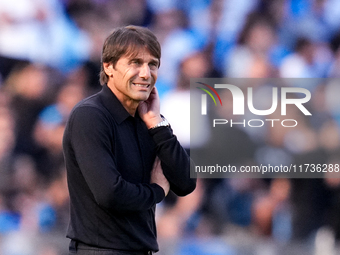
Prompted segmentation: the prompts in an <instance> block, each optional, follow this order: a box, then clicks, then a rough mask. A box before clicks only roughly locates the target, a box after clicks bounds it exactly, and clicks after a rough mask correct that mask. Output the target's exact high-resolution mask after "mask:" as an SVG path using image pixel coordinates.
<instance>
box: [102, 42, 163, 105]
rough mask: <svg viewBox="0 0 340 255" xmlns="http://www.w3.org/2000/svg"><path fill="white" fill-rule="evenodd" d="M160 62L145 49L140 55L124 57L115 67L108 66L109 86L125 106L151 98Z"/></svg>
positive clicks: (142, 49) (141, 50)
mask: <svg viewBox="0 0 340 255" xmlns="http://www.w3.org/2000/svg"><path fill="white" fill-rule="evenodd" d="M158 66H159V60H158V59H157V58H156V57H154V56H152V55H151V54H150V52H149V51H148V50H147V49H145V48H140V51H139V52H138V54H137V55H136V54H134V55H133V56H127V55H124V56H122V57H121V58H120V59H119V60H118V61H117V63H116V65H115V66H114V67H113V66H112V64H111V65H110V66H108V67H107V68H108V70H109V71H110V72H111V73H108V72H106V73H107V74H108V76H109V82H108V86H109V87H110V89H111V90H112V91H113V93H114V94H115V95H116V96H117V98H118V99H119V100H120V101H121V102H122V104H123V105H125V104H128V105H129V104H131V103H139V102H140V101H145V100H147V99H148V98H149V95H150V92H151V90H152V89H153V87H154V85H155V83H156V80H157V73H158Z"/></svg>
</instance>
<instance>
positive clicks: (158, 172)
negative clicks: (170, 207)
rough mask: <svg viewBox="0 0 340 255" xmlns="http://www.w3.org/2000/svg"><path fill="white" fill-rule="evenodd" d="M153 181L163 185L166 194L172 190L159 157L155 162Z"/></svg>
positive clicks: (152, 174) (152, 173)
mask: <svg viewBox="0 0 340 255" xmlns="http://www.w3.org/2000/svg"><path fill="white" fill-rule="evenodd" d="M150 182H151V183H156V184H158V185H159V186H161V187H162V188H163V190H164V193H165V196H167V195H168V193H169V190H170V183H169V182H168V180H167V179H166V178H165V176H164V174H163V170H162V166H161V161H160V159H159V158H158V157H156V159H155V163H154V164H153V169H152V171H151V180H150Z"/></svg>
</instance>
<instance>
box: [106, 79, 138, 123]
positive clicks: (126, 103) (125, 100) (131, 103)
mask: <svg viewBox="0 0 340 255" xmlns="http://www.w3.org/2000/svg"><path fill="white" fill-rule="evenodd" d="M107 85H108V87H109V88H110V90H111V91H112V93H113V94H115V96H116V97H117V99H118V100H119V101H120V103H121V104H122V105H123V107H124V108H125V110H126V111H127V112H128V113H129V114H130V115H131V116H132V117H134V116H135V114H136V111H137V108H138V105H139V101H136V100H133V99H131V98H129V97H127V96H125V95H124V94H122V93H120V92H119V91H118V90H117V89H116V88H115V87H114V86H110V85H109V84H107Z"/></svg>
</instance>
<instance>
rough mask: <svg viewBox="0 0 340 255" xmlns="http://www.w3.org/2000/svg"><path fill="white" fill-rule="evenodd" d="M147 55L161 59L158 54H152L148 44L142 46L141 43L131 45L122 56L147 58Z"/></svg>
mask: <svg viewBox="0 0 340 255" xmlns="http://www.w3.org/2000/svg"><path fill="white" fill-rule="evenodd" d="M145 57H147V58H150V59H153V60H157V61H159V59H158V58H157V57H156V56H154V55H152V53H151V52H150V50H149V49H148V48H147V47H146V46H141V45H137V46H130V47H129V48H128V49H127V50H126V52H125V54H123V55H122V56H121V58H128V59H134V58H145Z"/></svg>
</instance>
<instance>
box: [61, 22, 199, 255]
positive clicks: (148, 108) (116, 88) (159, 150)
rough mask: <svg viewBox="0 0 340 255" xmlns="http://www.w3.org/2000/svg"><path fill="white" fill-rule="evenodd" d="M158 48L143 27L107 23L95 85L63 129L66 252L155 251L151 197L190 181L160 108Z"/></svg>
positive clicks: (186, 189)
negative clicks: (67, 199) (110, 29)
mask: <svg viewBox="0 0 340 255" xmlns="http://www.w3.org/2000/svg"><path fill="white" fill-rule="evenodd" d="M160 57H161V50H160V45H159V42H158V41H157V39H156V37H155V35H154V34H153V33H151V32H150V31H149V30H148V29H147V28H143V27H135V26H127V27H124V28H118V29H116V30H114V31H113V33H112V34H111V35H109V37H108V38H107V39H106V41H105V43H104V46H103V52H102V70H101V73H100V80H101V83H102V84H103V88H102V90H101V91H100V92H99V93H97V94H95V95H93V96H91V97H89V98H87V99H85V100H83V101H81V102H80V103H79V104H78V105H77V106H76V107H75V108H74V109H73V111H72V113H71V116H70V118H69V121H68V123H67V126H66V129H65V133H64V140H63V146H64V155H65V162H66V168H67V176H68V186H69V192H70V202H71V207H70V217H71V219H70V224H69V229H68V232H67V237H68V238H70V239H71V243H70V254H80V255H85V254H86V255H89V254H96V255H100V254H102V255H104V254H105V255H116V254H151V253H152V252H156V251H158V245H157V240H156V226H155V205H156V204H157V203H159V202H161V201H162V200H163V199H164V197H165V196H166V195H167V194H168V192H169V189H171V190H172V191H174V193H176V194H177V195H180V196H184V195H187V194H189V193H190V192H192V191H193V190H194V189H195V186H196V181H195V180H194V179H191V178H190V159H189V157H188V155H187V154H186V152H185V150H184V149H183V148H182V147H181V145H180V144H179V142H178V141H177V138H176V136H174V135H173V133H172V130H171V128H170V126H169V124H168V123H167V121H166V120H165V119H164V118H163V117H162V116H161V115H160V102H159V96H158V93H157V89H156V87H155V82H156V80H157V71H158V68H159V65H160Z"/></svg>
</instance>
